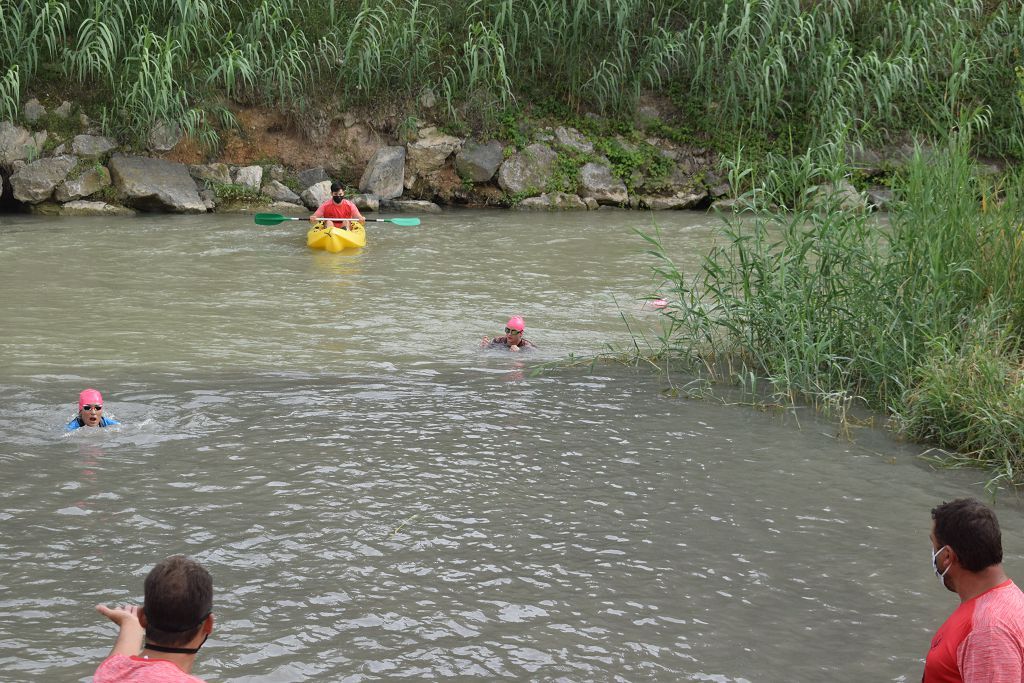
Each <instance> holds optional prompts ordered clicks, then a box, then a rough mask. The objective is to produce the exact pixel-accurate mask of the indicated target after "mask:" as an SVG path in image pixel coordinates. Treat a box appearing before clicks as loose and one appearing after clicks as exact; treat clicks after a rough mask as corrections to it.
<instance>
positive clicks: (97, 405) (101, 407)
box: [82, 403, 103, 410]
mask: <svg viewBox="0 0 1024 683" xmlns="http://www.w3.org/2000/svg"><path fill="white" fill-rule="evenodd" d="M82 410H103V406H102V405H100V404H99V403H97V404H95V405H89V404H88V403H87V404H85V405H84V406H82Z"/></svg>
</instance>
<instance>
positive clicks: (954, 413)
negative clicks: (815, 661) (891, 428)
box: [649, 120, 1024, 483]
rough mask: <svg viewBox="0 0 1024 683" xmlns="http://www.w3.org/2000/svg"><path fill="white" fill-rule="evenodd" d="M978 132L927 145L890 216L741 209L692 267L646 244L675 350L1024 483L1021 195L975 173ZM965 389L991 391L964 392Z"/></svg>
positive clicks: (965, 127)
mask: <svg viewBox="0 0 1024 683" xmlns="http://www.w3.org/2000/svg"><path fill="white" fill-rule="evenodd" d="M978 125H982V122H981V121H973V122H972V121H970V120H965V121H963V122H962V123H961V125H960V126H959V127H958V130H957V132H956V133H955V134H953V135H951V136H950V137H949V138H948V140H947V142H946V144H945V145H944V146H942V147H940V148H939V149H937V150H934V151H931V152H925V151H923V150H922V151H919V152H918V154H917V155H916V156H915V158H914V160H913V161H912V162H911V163H910V164H909V166H908V172H907V175H906V178H905V180H904V181H902V182H901V183H900V184H899V185H898V186H897V188H896V191H897V194H898V197H899V202H898V204H897V205H896V208H895V209H894V210H893V211H892V212H891V213H890V214H889V221H888V224H886V223H884V222H880V221H878V220H876V219H875V218H873V217H871V216H869V215H866V214H864V213H853V212H846V211H835V210H833V211H818V210H813V209H808V210H798V211H795V212H792V213H786V214H772V215H768V216H765V215H755V216H753V217H744V215H742V214H741V215H739V216H736V217H730V218H728V220H727V228H726V230H725V234H724V237H725V239H724V243H723V244H722V246H719V247H717V248H716V249H715V250H713V251H712V252H711V253H710V254H709V255H708V256H707V258H706V259H705V261H704V262H703V264H702V265H701V267H700V268H699V270H698V271H697V272H696V273H694V274H683V273H680V272H679V271H677V270H675V269H674V266H672V265H671V262H670V261H669V260H668V259H667V257H665V255H664V252H663V251H661V250H660V249H659V248H658V244H657V241H656V240H653V239H651V238H649V241H651V243H652V244H653V245H654V247H655V248H654V249H653V252H654V253H655V254H656V255H657V256H658V257H659V265H658V266H657V271H658V272H659V273H660V274H661V275H662V276H663V277H666V279H667V286H669V287H670V288H671V290H672V292H673V305H672V306H671V307H670V309H669V312H668V317H669V318H670V320H671V321H672V328H671V334H670V336H669V338H668V339H667V340H666V348H665V352H666V353H667V354H670V355H676V356H679V357H681V358H684V359H686V360H688V361H689V362H690V363H691V364H693V365H694V366H695V367H702V368H705V369H708V370H713V371H715V372H718V373H724V374H719V375H718V377H719V378H721V379H727V380H732V381H740V382H745V383H748V384H750V383H752V382H768V383H770V385H771V386H772V387H773V388H774V391H775V392H776V393H777V395H779V396H784V397H786V398H787V399H788V400H803V401H809V402H811V403H815V404H817V405H819V406H821V407H823V408H826V409H827V408H836V409H839V408H842V409H844V410H845V406H847V405H848V404H849V402H850V401H859V402H862V403H863V404H864V405H866V406H868V407H870V408H872V409H875V410H880V411H884V412H886V413H888V414H889V415H891V416H892V417H893V418H894V424H895V426H896V427H897V428H898V429H900V430H901V431H903V432H904V433H905V434H907V435H908V436H910V437H912V438H917V439H926V440H929V441H931V442H933V443H936V444H939V445H942V446H943V447H952V448H956V449H958V450H962V451H963V452H964V453H966V454H967V456H969V457H970V458H971V459H972V462H974V463H975V464H979V463H980V464H982V465H984V466H986V467H989V468H990V469H992V471H993V477H994V479H993V481H1002V480H1011V479H1012V480H1013V481H1015V482H1016V483H1024V471H1022V470H1021V469H1020V464H1021V463H1020V462H1019V459H1020V457H1021V456H1020V453H1021V445H1022V440H1021V438H1020V437H1021V434H1022V430H1024V426H1022V425H1024V413H1022V412H1021V407H1022V406H1024V401H1020V400H1016V399H1014V400H1009V399H1007V396H1017V395H1018V394H1020V393H1021V389H1020V382H1021V379H1022V371H1021V360H1022V350H1024V345H1022V344H1024V341H1022V340H1024V299H1022V298H1021V297H1020V296H1019V292H1020V286H1021V284H1022V283H1024V244H1022V243H1024V238H1022V237H1021V234H1022V232H1021V231H1022V228H1024V225H1022V219H1021V215H1024V214H1022V209H1024V201H1022V199H1024V198H1022V192H1021V190H1020V189H1019V185H1020V182H1019V181H1020V178H1019V177H1013V178H1010V179H1007V180H1004V181H1003V182H995V181H992V180H991V179H988V178H986V177H985V176H983V175H980V174H979V173H978V171H977V168H976V165H975V162H974V161H973V158H972V156H971V154H970V148H971V131H972V127H974V126H978ZM762 192H763V193H764V194H765V200H764V201H765V202H772V203H779V202H780V198H778V197H777V196H773V194H772V193H771V191H769V190H765V189H763V188H762ZM981 197H988V198H989V201H987V202H986V203H985V204H984V208H983V205H982V203H981V202H980V201H979V198H981ZM666 264H668V265H666ZM979 358H981V359H983V360H984V363H981V362H980V361H979ZM951 359H955V362H953V361H951ZM940 371H941V372H940ZM982 371H983V372H982ZM958 383H960V384H962V385H963V386H970V387H972V389H971V391H972V392H974V394H978V392H983V393H984V399H985V400H984V401H983V402H979V401H980V399H979V398H978V397H977V396H975V399H972V401H961V400H960V399H959V396H960V394H957V393H956V392H955V391H953V390H951V389H950V387H953V388H954V389H955V388H956V386H959V385H958ZM1014 392H1016V393H1014ZM972 395H973V394H972ZM972 402H973V404H974V407H971V405H969V404H971V403H972Z"/></svg>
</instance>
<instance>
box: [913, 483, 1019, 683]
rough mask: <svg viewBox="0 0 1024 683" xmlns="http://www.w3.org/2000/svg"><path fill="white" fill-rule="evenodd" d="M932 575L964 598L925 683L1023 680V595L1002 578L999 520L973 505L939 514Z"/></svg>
mask: <svg viewBox="0 0 1024 683" xmlns="http://www.w3.org/2000/svg"><path fill="white" fill-rule="evenodd" d="M931 541H932V568H933V569H934V570H935V575H936V576H938V577H939V581H941V582H942V584H943V585H944V586H945V587H946V588H947V589H949V590H951V591H953V592H954V593H956V594H957V595H959V596H960V606H959V607H957V608H956V610H955V611H954V612H953V614H951V615H950V616H949V618H948V619H946V621H945V623H944V624H942V626H941V627H939V630H938V631H937V632H936V634H935V637H934V638H932V645H931V649H930V650H929V651H928V657H927V658H926V659H925V664H924V676H922V678H921V680H922V681H923V683H954V682H955V683H960V682H963V683H980V682H981V681H984V682H985V683H1011V682H1012V683H1021V681H1024V593H1022V592H1021V590H1020V589H1019V588H1017V586H1016V585H1014V583H1013V581H1011V580H1010V579H1009V578H1007V576H1006V573H1005V572H1004V571H1003V541H1002V535H1001V532H1000V531H999V521H998V520H997V519H996V515H995V513H994V512H993V511H992V510H991V509H990V508H989V507H988V506H986V505H985V504H983V503H981V502H979V501H977V500H974V499H973V498H962V499H960V500H954V501H952V502H950V503H943V504H942V505H939V506H938V507H936V508H934V509H933V510H932V532H931Z"/></svg>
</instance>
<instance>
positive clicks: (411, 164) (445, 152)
mask: <svg viewBox="0 0 1024 683" xmlns="http://www.w3.org/2000/svg"><path fill="white" fill-rule="evenodd" d="M461 146H462V140H461V139H459V138H457V137H453V136H451V135H445V134H444V133H441V132H439V131H438V130H437V128H433V127H431V128H424V129H423V130H421V131H420V133H419V139H418V140H416V141H415V142H411V143H409V145H408V146H407V147H406V158H405V187H406V189H411V188H412V186H413V184H414V183H415V181H416V178H417V177H425V176H429V175H430V174H431V173H434V172H435V171H437V170H439V169H440V168H441V167H442V166H443V165H444V163H445V161H446V160H447V159H448V157H449V156H451V154H452V152H457V151H458V149H459V147H461Z"/></svg>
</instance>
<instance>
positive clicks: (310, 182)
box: [295, 166, 331, 188]
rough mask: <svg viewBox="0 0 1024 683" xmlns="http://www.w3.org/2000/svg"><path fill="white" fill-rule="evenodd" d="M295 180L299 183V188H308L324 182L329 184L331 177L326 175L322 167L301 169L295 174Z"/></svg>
mask: <svg viewBox="0 0 1024 683" xmlns="http://www.w3.org/2000/svg"><path fill="white" fill-rule="evenodd" d="M295 178H296V180H298V181H299V187H301V188H310V187H313V186H314V185H316V184H317V183H322V182H324V181H325V180H326V181H328V182H330V180H331V176H329V175H327V171H325V170H324V168H323V166H316V167H314V168H306V169H303V170H301V171H299V172H298V173H296V174H295Z"/></svg>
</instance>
